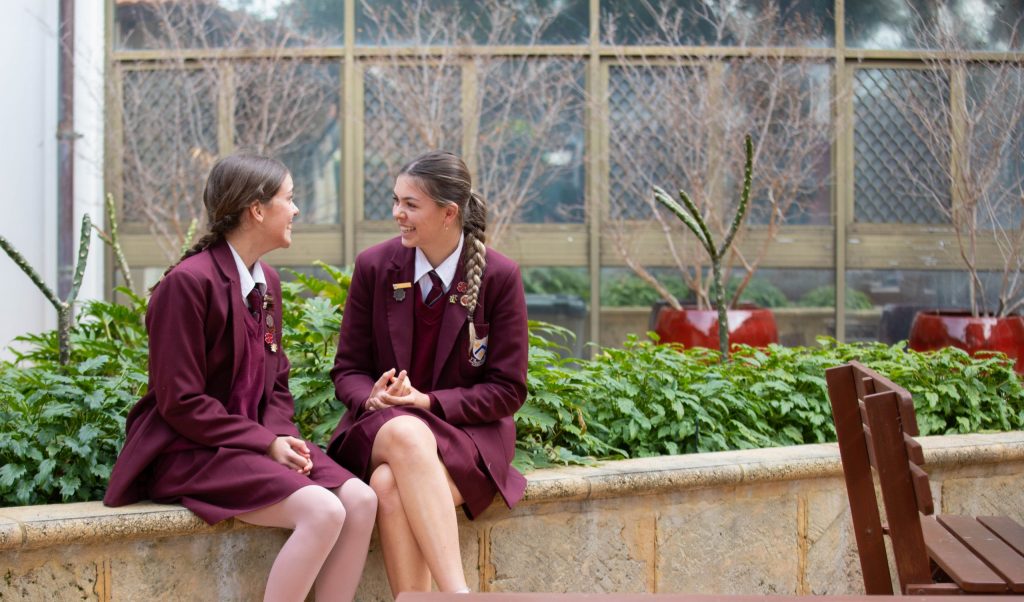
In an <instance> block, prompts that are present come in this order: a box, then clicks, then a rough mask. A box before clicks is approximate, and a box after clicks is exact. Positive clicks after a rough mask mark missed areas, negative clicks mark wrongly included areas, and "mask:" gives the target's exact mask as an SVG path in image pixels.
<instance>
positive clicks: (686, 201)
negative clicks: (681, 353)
mask: <svg viewBox="0 0 1024 602" xmlns="http://www.w3.org/2000/svg"><path fill="white" fill-rule="evenodd" d="M743 143H744V151H745V152H746V160H745V162H744V163H745V164H744V168H743V190H742V192H741V193H740V204H739V206H738V207H737V208H736V214H735V215H733V218H732V223H731V224H730V226H729V230H728V232H727V233H726V235H725V240H723V241H722V244H721V245H717V246H716V245H715V241H714V239H713V238H712V237H711V231H710V230H709V229H708V225H707V223H706V222H705V220H704V217H703V216H702V215H701V213H700V210H699V209H698V208H697V205H696V204H695V203H694V202H693V200H692V199H690V195H688V194H686V191H684V190H682V189H680V190H679V200H680V201H682V205H680V204H679V203H678V202H676V200H675V199H673V198H672V197H671V196H669V194H668V193H666V192H665V191H664V190H662V189H661V188H660V187H658V186H655V187H654V198H655V200H657V201H658V202H659V203H661V204H662V205H664V206H665V207H666V208H667V209H668V210H669V211H671V212H672V213H674V214H676V217H678V218H679V219H680V221H682V222H683V224H684V225H685V226H686V227H687V228H689V229H690V231H691V232H693V234H694V235H695V236H696V237H697V240H698V241H699V242H700V244H701V246H702V247H704V250H705V251H707V254H708V258H709V259H710V260H711V278H712V280H713V282H714V284H713V286H712V290H713V291H714V294H715V307H716V308H717V309H718V344H719V350H720V351H721V352H722V359H723V361H724V360H727V359H728V358H729V320H728V310H729V308H728V306H727V305H726V303H725V286H724V285H725V283H724V282H722V260H723V258H725V256H726V254H727V253H728V252H729V248H730V247H731V246H732V243H733V239H734V238H735V237H736V232H738V231H739V229H740V224H742V223H743V217H744V216H745V215H746V213H747V204H748V203H749V201H750V182H751V179H752V175H753V174H752V172H753V162H754V143H753V141H752V140H751V138H750V135H749V134H748V135H747V136H746V138H745V139H744V141H743Z"/></svg>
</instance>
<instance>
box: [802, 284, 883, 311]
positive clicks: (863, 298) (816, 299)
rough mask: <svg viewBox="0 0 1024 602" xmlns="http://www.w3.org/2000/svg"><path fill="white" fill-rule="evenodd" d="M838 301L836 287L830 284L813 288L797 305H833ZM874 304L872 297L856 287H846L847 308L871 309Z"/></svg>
mask: <svg viewBox="0 0 1024 602" xmlns="http://www.w3.org/2000/svg"><path fill="white" fill-rule="evenodd" d="M835 302H836V287H835V285H832V284H828V285H825V286H819V287H817V288H813V289H811V290H809V291H807V293H805V294H804V296H803V297H800V301H798V302H797V305H799V306H801V307H832V306H833V305H835ZM872 307H874V304H873V303H872V302H871V298H870V297H868V296H867V295H865V294H864V293H863V292H861V291H858V290H856V289H852V288H847V289H846V309H871V308H872Z"/></svg>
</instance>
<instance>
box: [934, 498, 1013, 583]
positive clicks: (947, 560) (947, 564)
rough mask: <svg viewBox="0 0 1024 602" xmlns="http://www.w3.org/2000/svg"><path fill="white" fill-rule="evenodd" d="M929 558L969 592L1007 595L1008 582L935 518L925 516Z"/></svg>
mask: <svg viewBox="0 0 1024 602" xmlns="http://www.w3.org/2000/svg"><path fill="white" fill-rule="evenodd" d="M921 531H922V533H923V534H924V542H925V546H926V547H927V548H928V555H929V556H930V557H931V559H932V560H934V561H935V564H937V565H939V567H940V568H941V569H942V570H943V571H945V572H946V574H947V575H949V576H950V577H951V578H952V579H953V580H954V581H956V582H957V583H958V584H959V585H960V587H962V588H963V590H964V591H965V592H1005V591H1007V590H1008V588H1007V585H1006V581H1004V580H1003V578H1002V577H1000V576H999V575H997V574H995V572H993V571H992V569H990V568H988V566H986V565H985V563H984V562H982V561H980V560H978V557H977V556H975V555H974V553H973V552H971V551H970V550H969V549H967V547H966V546H964V544H963V543H961V542H960V540H958V539H957V538H956V537H955V536H954V535H953V534H952V533H950V532H949V531H947V530H946V529H945V527H943V526H942V525H940V524H939V523H938V522H937V521H936V520H935V517H933V516H922V517H921Z"/></svg>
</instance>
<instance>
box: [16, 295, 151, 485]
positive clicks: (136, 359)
mask: <svg viewBox="0 0 1024 602" xmlns="http://www.w3.org/2000/svg"><path fill="white" fill-rule="evenodd" d="M120 292H122V293H123V294H125V295H126V297H127V298H128V299H129V304H128V305H117V304H113V303H105V302H102V301H91V302H88V303H86V304H85V306H84V307H83V309H82V313H81V315H80V316H79V319H78V322H77V324H76V325H75V326H74V328H72V329H71V330H70V332H69V333H68V334H69V338H70V341H71V354H70V358H69V361H68V363H67V364H66V365H62V364H61V363H60V355H61V345H60V342H59V338H60V335H59V333H58V331H50V332H46V333H43V334H37V335H27V336H23V337H19V338H18V339H17V342H18V343H19V345H18V346H17V347H15V348H12V351H14V352H15V353H16V356H17V357H16V360H15V361H13V362H4V363H2V364H0V503H3V504H44V503H53V502H73V501H84V500H94V499H99V498H100V497H102V495H103V491H104V490H105V489H106V486H107V479H108V477H109V476H110V470H111V468H112V467H113V464H114V459H115V458H116V457H117V452H118V450H119V449H120V447H121V442H122V441H123V439H124V419H125V416H126V415H127V412H128V409H129V408H130V407H131V406H132V405H133V404H134V403H135V401H136V400H138V398H139V397H141V396H142V395H143V394H144V393H145V390H146V385H147V381H148V377H147V372H146V370H147V357H148V345H147V338H146V333H145V329H144V326H143V322H142V318H143V316H144V315H145V307H146V302H145V299H142V298H140V297H138V296H136V295H134V294H133V293H132V292H131V291H129V290H127V289H120ZM20 347H25V348H27V350H26V351H23V352H20V353H19V352H18V351H17V348H20Z"/></svg>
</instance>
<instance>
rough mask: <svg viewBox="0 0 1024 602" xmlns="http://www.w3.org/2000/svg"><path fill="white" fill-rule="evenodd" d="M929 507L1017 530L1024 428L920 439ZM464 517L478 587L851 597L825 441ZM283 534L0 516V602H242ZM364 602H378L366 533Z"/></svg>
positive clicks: (574, 479) (849, 551) (641, 468)
mask: <svg viewBox="0 0 1024 602" xmlns="http://www.w3.org/2000/svg"><path fill="white" fill-rule="evenodd" d="M920 441H921V443H922V445H923V446H924V449H925V458H926V461H927V463H926V465H925V468H926V470H928V472H929V474H930V476H931V485H932V489H933V495H934V497H935V499H936V507H937V508H941V509H942V511H943V512H947V513H954V514H1005V515H1008V516H1011V517H1013V518H1014V519H1015V520H1017V521H1018V522H1024V432H1012V433H997V434H984V435H953V436H945V437H923V438H921V439H920ZM527 479H528V481H529V485H528V487H527V491H526V497H525V499H524V500H523V502H522V503H521V504H520V505H519V506H517V507H516V509H515V510H512V511H509V510H508V509H506V508H505V507H504V506H503V505H501V504H500V503H495V504H494V505H492V507H491V508H490V509H488V510H487V512H485V513H484V515H483V516H482V517H481V518H480V519H479V520H477V521H473V522H470V521H466V520H464V519H461V518H460V539H461V545H462V555H463V563H464V566H465V567H466V576H467V579H468V581H469V584H470V587H472V588H473V589H474V590H476V591H577V592H609V591H611V592H698V593H700V592H703V593H723V594H726V593H735V594H743V593H745V594H758V593H763V594H826V593H828V594H843V593H859V592H860V591H861V588H862V584H861V580H860V574H859V567H858V562H857V556H856V546H855V542H854V541H853V537H852V534H851V529H850V519H849V511H848V508H847V501H846V491H845V489H844V485H843V478H842V467H841V465H840V462H839V453H838V450H837V448H836V446H835V445H834V444H824V445H803V446H794V447H783V448H771V449H758V450H746V451H732V452H719V453H709V454H692V455H685V456H663V457H656V458H643V459H635V460H623V461H618V462H607V463H603V464H601V465H599V466H594V467H569V468H559V469H548V470H538V471H535V472H532V473H530V474H528V475H527ZM286 536H287V533H286V532H285V531H282V530H278V529H267V528H261V527H253V526H250V525H245V524H243V523H240V522H238V521H233V520H229V521H224V522H223V523H221V524H219V525H216V526H214V527H210V526H208V525H206V524H205V523H204V522H202V521H201V520H199V519H198V518H196V517H195V516H194V515H192V513H190V512H188V511H187V510H185V509H183V508H181V507H180V506H167V505H159V504H152V503H140V504H135V505H132V506H128V507H125V508H106V507H104V506H103V505H102V504H100V503H99V502H86V503H76V504H59V505H50V506H25V507H14V508H0V559H2V561H0V600H21V599H26V600H37V599H59V600H161V599H183V600H184V599H188V600H253V599H259V598H260V596H261V594H262V587H263V583H264V580H265V579H266V574H267V572H268V570H269V567H270V563H271V562H272V561H273V558H274V556H275V554H276V552H277V550H278V548H279V547H280V545H281V543H282V542H283V541H284V538H285V537H286ZM358 599H359V600H390V599H391V596H390V593H389V590H388V588H387V582H386V579H385V576H384V570H383V564H382V562H381V558H380V550H379V547H378V545H377V542H376V540H374V542H373V544H372V545H371V549H370V560H369V562H368V563H367V569H366V572H365V575H364V578H363V583H362V585H361V587H360V592H359V595H358Z"/></svg>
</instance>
